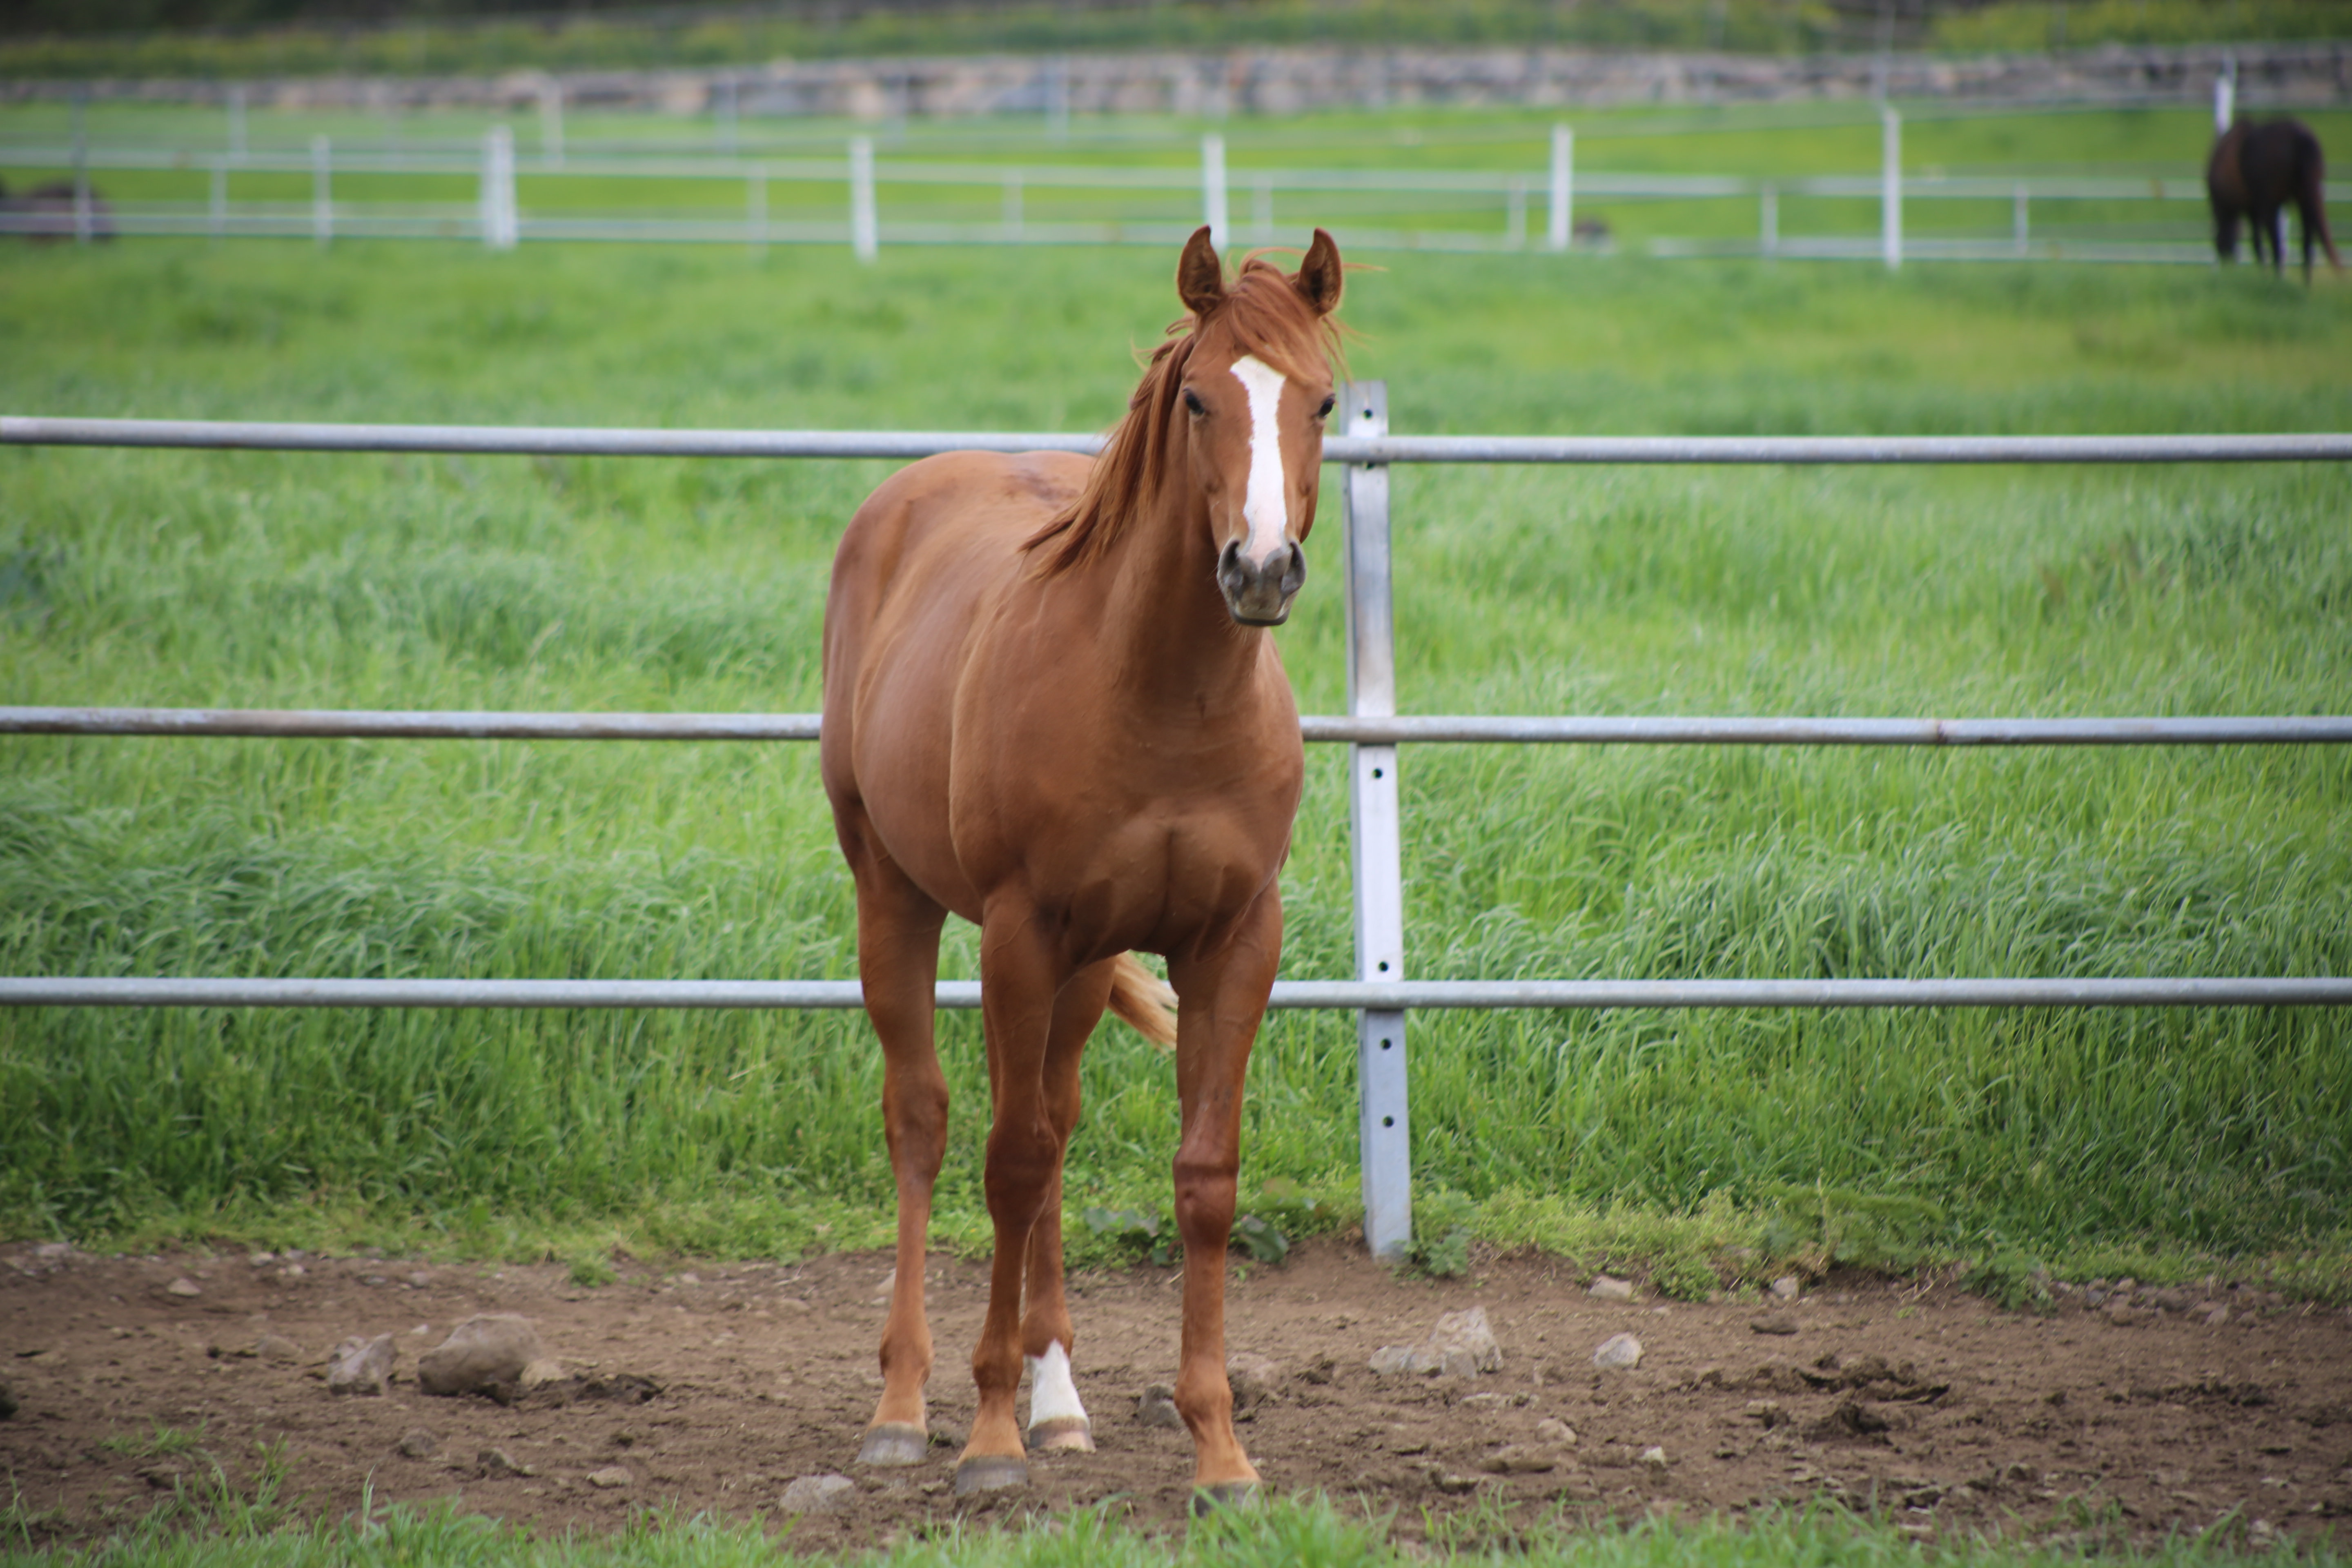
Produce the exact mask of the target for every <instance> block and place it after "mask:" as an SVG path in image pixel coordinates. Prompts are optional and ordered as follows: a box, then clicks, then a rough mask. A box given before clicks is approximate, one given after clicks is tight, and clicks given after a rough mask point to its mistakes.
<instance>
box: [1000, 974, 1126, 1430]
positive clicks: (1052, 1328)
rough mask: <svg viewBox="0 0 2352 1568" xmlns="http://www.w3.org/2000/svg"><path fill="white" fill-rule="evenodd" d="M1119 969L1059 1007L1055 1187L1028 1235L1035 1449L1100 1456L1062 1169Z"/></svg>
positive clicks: (1025, 1345)
mask: <svg viewBox="0 0 2352 1568" xmlns="http://www.w3.org/2000/svg"><path fill="white" fill-rule="evenodd" d="M1111 973H1112V965H1111V964H1110V963H1097V964H1094V965H1092V966H1090V967H1088V968H1086V969H1082V970H1080V971H1078V973H1076V974H1074V975H1072V976H1071V977H1070V979H1069V982H1068V983H1067V984H1065V985H1064V986H1063V987H1062V994H1060V995H1059V996H1057V997H1055V1001H1054V1023H1053V1030H1052V1033H1051V1035H1050V1037H1048V1039H1047V1041H1046V1045H1045V1114H1046V1117H1047V1119H1048V1120H1049V1121H1052V1123H1053V1126H1054V1179H1053V1181H1052V1183H1051V1184H1050V1185H1049V1186H1048V1188H1047V1190H1046V1194H1045V1209H1044V1211H1043V1212H1042V1213H1040V1214H1039V1215H1038V1216H1037V1224H1036V1226H1035V1227H1034V1229H1032V1230H1031V1231H1030V1233H1029V1288H1028V1296H1027V1300H1026V1302H1025V1303H1024V1311H1023V1314H1022V1323H1021V1351H1022V1354H1023V1356H1024V1359H1025V1360H1026V1361H1027V1362H1028V1363H1029V1447H1031V1448H1033V1449H1038V1450H1044V1449H1052V1448H1066V1449H1070V1450H1073V1451H1075V1452H1078V1453H1089V1454H1090V1453H1092V1452H1094V1447H1095V1439H1094V1426H1093V1424H1092V1423H1091V1422H1089V1421H1088V1420H1087V1407H1086V1405H1085V1404H1084V1403H1083V1402H1082V1401H1081V1400H1080V1399H1079V1398H1078V1387H1077V1382H1076V1379H1075V1378H1074V1377H1073V1376H1072V1375H1071V1372H1070V1356H1071V1354H1072V1352H1074V1351H1076V1348H1077V1345H1076V1339H1075V1337H1074V1335H1073V1332H1072V1329H1071V1324H1070V1308H1069V1302H1068V1300H1067V1299H1066V1296H1065V1295H1064V1293H1063V1289H1062V1163H1063V1160H1064V1158H1065V1156H1066V1155H1067V1154H1068V1152H1069V1148H1070V1134H1071V1132H1072V1131H1075V1130H1076V1127H1077V1125H1078V1099H1079V1096H1078V1068H1079V1065H1080V1063H1081V1062H1082V1061H1083V1059H1084V1058H1085V1056H1086V1049H1087V1040H1088V1039H1089V1038H1090V1037H1092V1036H1093V1034H1094V1032H1095V1026H1096V1025H1097V1024H1099V1023H1101V1022H1102V1016H1103V1007H1104V1005H1106V1004H1107V1003H1108V1000H1109V998H1110V982H1111Z"/></svg>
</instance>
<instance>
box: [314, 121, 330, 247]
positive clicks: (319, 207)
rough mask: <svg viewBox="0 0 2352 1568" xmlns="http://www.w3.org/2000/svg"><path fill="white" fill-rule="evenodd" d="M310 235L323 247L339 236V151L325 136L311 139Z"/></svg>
mask: <svg viewBox="0 0 2352 1568" xmlns="http://www.w3.org/2000/svg"><path fill="white" fill-rule="evenodd" d="M310 237H311V238H313V239H315V240H317V241H318V242H319V248H320V249H321V250H324V249H326V248H327V247H328V246H330V245H331V244H333V243H334V239H335V150H334V144H333V143H332V142H329V141H328V140H327V138H325V137H324V136H313V137H311V138H310Z"/></svg>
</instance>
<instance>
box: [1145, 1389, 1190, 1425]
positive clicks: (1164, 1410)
mask: <svg viewBox="0 0 2352 1568" xmlns="http://www.w3.org/2000/svg"><path fill="white" fill-rule="evenodd" d="M1135 1419H1136V1421H1137V1423H1138V1424H1139V1425H1141V1426H1173V1427H1176V1428H1178V1429H1179V1430H1181V1429H1182V1427H1183V1426H1184V1417H1183V1416H1182V1415H1180V1414H1178V1412H1177V1409H1176V1390H1175V1389H1174V1388H1173V1387H1172V1386H1171V1385H1170V1384H1164V1383H1155V1384H1152V1385H1151V1386H1150V1387H1149V1388H1147V1389H1145V1390H1144V1391H1143V1392H1142V1393H1141V1394H1137V1395H1136V1396H1135Z"/></svg>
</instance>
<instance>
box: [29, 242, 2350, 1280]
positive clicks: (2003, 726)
mask: <svg viewBox="0 0 2352 1568" xmlns="http://www.w3.org/2000/svg"><path fill="white" fill-rule="evenodd" d="M1563 208H1564V205H1563ZM1343 406H1344V410H1345V413H1344V417H1343V419H1342V422H1341V426H1342V427H1341V432H1340V433H1337V434H1334V435H1332V436H1330V437H1328V438H1327V439H1326V441H1325V443H1324V458H1325V460H1326V461H1327V462H1329V463H1333V464H1337V465H1339V468H1340V473H1339V476H1338V478H1339V489H1340V492H1341V500H1342V505H1343V510H1344V521H1343V523H1342V532H1343V537H1344V541H1345V545H1344V548H1345V552H1346V579H1347V580H1346V584H1345V588H1344V595H1345V597H1344V604H1345V608H1346V620H1347V634H1346V637H1347V658H1348V671H1347V673H1348V687H1347V689H1348V708H1349V710H1348V712H1346V713H1345V714H1338V715H1309V716H1307V717H1304V718H1302V719H1301V721H1300V732H1301V736H1302V738H1303V739H1304V740H1306V741H1308V742H1318V743H1324V742H1328V743H1337V744H1344V745H1348V746H1349V747H1350V748H1351V754H1352V773H1351V780H1350V792H1349V799H1350V809H1351V817H1352V831H1351V835H1350V838H1351V854H1352V863H1351V864H1352V871H1353V882H1354V887H1353V895H1352V896H1353V901H1354V907H1355V921H1356V967H1357V973H1356V976H1355V978H1354V979H1353V980H1311V981H1283V982H1279V983H1277V984H1276V986H1275V989H1274V995H1273V999H1272V1005H1273V1006H1275V1007H1276V1008H1320V1009H1341V1010H1350V1011H1353V1012H1355V1013H1356V1014H1357V1016H1358V1091H1359V1113H1360V1132H1361V1150H1362V1163H1363V1195H1364V1211H1365V1212H1364V1233H1365V1239H1366V1241H1367V1243H1368V1244H1369V1245H1370V1247H1371V1248H1372V1250H1373V1251H1374V1252H1375V1253H1376V1254H1378V1255H1380V1256H1383V1257H1393V1256H1395V1255H1397V1254H1398V1253H1399V1252H1400V1251H1401V1250H1402V1248H1403V1247H1405V1246H1406V1245H1407V1244H1408V1243H1409V1242H1410V1240H1411V1239H1412V1160H1411V1139H1410V1131H1411V1122H1410V1117H1409V1092H1408V1087H1409V1079H1408V1073H1407V1058H1406V1039H1407V1035H1406V1027H1405V1024H1406V1017H1407V1015H1408V1014H1410V1013H1412V1012H1415V1011H1422V1010H1427V1009H1432V1008H1538V1009H1579V1008H1617V1007H1644V1008H1682V1007H1774V1008H1777V1007H1811V1008H1828V1007H2151V1006H2161V1007H2174V1006H2187V1007H2224V1006H2229V1007H2235V1006H2254V1007H2306V1006H2326V1007H2342V1006H2352V978H2338V977H2333V976H2277V977H2273V976H2179V977H2168V976H2140V977H2133V976H2125V977H2115V978H2088V979H2063V978H2040V977H2021V976H1995V977H1958V978H1948V979H1904V978H1891V979H1847V978H1829V979H1801V980H1765V979H1758V980H1748V979H1733V980H1568V979H1559V980H1472V981H1458V980H1454V981H1415V980H1409V979H1407V978H1406V976H1405V973H1404V883H1403V874H1402V803H1401V799H1400V795H1399V792H1398V782H1397V774H1398V766H1397V759H1398V749H1399V748H1400V747H1401V746H1403V745H1408V744H1493V743H1516V744H1558V745H1766V746H1783V745H1796V746H1938V747H1948V746H2058V745H2074V746H2147V745H2309V744H2330V745H2340V744H2345V743H2347V742H2352V715H2284V716H2275V717H2271V716H2215V717H2164V716H2159V717H2137V718H2132V717H2120V718H2105V717H2086V718H2067V719H2044V718H2012V719H1933V718H1901V717H1896V718H1827V717H1820V718H1809V717H1787V718H1774V717H1695V716H1682V715H1624V716H1558V717H1547V716H1511V715H1475V714H1474V715H1442V714H1441V715H1401V714H1398V713H1397V712H1396V684H1395V669H1396V660H1395V630H1394V616H1393V610H1392V606H1391V564H1390V521H1389V483H1388V478H1389V475H1388V470H1389V467H1390V465H1391V464H1395V463H1560V464H1579V463H1673V464H1792V465H1816V464H1822V465H1868V464H1883V463H1938V464H1971V463H2020V464H2046V463H2208V462H2344V461H2347V460H2352V434H2343V433H2336V432H2310V433H2298V434H2284V435H2178V436H2041V437H2031V436H2029V437H1993V436H1962V437H1928V436H1913V437H1870V436H1864V437H1496V436H1393V435H1391V434H1390V433H1389V430H1388V413H1387V407H1388V405H1387V390H1386V387H1385V385H1384V384H1382V383H1380V382H1360V383H1354V384H1349V386H1347V387H1346V388H1344V403H1343ZM0 446H52V447H149V448H175V449H195V450H235V451H301V452H337V453H345V452H449V453H477V454H485V455H488V454H510V455H571V456H607V457H673V458H890V459H908V458H919V457H924V456H928V455H929V454H931V453H935V452H943V451H953V450H972V449H978V450H985V451H998V452H1019V451H1040V450H1055V451H1070V452H1080V453H1092V452H1095V451H1097V450H1098V449H1099V448H1100V446H1101V438H1100V437H1097V436H1090V435H1060V434H1055V435H1034V434H1018V433H1003V432H986V433H971V432H955V431H757V430H658V429H634V430H633V429H579V428H550V427H525V426H506V427H501V426H436V425H320V424H268V423H246V422H226V421H205V420H140V419H76V418H67V419H50V418H40V417H27V416H0ZM818 728H819V716H818V715H816V714H812V713H778V714H725V713H511V712H462V711H457V712H425V711H416V712H408V711H306V710H246V709H163V708H96V707H84V708H73V707H9V708H0V733H8V734H21V735H92V736H99V735H105V736H132V735H146V736H191V737H192V736H262V737H275V738H281V739H292V738H302V737H315V738H325V737H341V738H359V739H377V740H393V739H407V740H435V739H438V740H488V739H504V740H534V741H556V740H574V741H586V740H607V741H609V740H634V741H704V742H709V741H758V742H772V741H813V740H814V739H816V737H817V733H818ZM979 1001H980V986H979V984H978V983H977V982H975V981H943V982H941V983H940V985H939V990H938V1005H940V1006H941V1007H946V1008H971V1007H976V1006H978V1005H979ZM0 1005H5V1006H26V1007H30V1006H69V1007H164V1006H184V1007H632V1008H635V1007H741V1008H837V1009H848V1008H855V1007H858V1006H861V1005H863V1004H862V1000H861V995H860V992H859V987H858V984H857V983H856V981H854V980H787V981H732V980H700V981H656V980H601V981H591V980H458V979H408V980H390V979H386V980H365V979H329V978H259V979H236V978H218V977H142V976H103V977H79V976H16V977H0Z"/></svg>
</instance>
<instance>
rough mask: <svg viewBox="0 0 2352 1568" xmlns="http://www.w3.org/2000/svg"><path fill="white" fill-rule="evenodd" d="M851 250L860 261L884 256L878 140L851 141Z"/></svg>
mask: <svg viewBox="0 0 2352 1568" xmlns="http://www.w3.org/2000/svg"><path fill="white" fill-rule="evenodd" d="M849 248H850V250H851V252H852V253H853V254H854V255H856V258H857V259H858V260H860V261H872V260H873V259H874V258H877V257H878V256H880V255H881V254H882V220H881V216H880V215H879V214H878V213H877V210H876V208H875V205H874V138H873V137H871V136H853V137H851V138H850V139H849Z"/></svg>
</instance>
